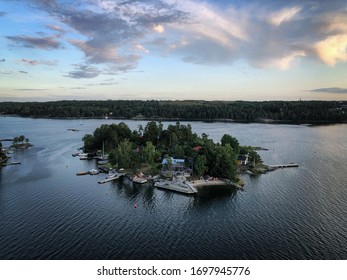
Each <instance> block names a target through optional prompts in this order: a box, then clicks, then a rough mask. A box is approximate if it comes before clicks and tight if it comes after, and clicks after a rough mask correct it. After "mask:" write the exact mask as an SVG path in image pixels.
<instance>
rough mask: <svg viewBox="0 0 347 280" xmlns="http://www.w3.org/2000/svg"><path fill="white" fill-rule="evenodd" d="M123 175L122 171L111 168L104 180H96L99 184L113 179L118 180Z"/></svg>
mask: <svg viewBox="0 0 347 280" xmlns="http://www.w3.org/2000/svg"><path fill="white" fill-rule="evenodd" d="M122 176H124V173H119V172H117V171H116V170H114V169H112V170H111V171H110V172H109V173H108V175H107V177H106V178H105V179H104V180H100V181H98V183H99V184H105V183H107V182H111V181H114V180H118V179H119V178H120V177H122Z"/></svg>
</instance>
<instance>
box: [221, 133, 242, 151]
mask: <svg viewBox="0 0 347 280" xmlns="http://www.w3.org/2000/svg"><path fill="white" fill-rule="evenodd" d="M221 144H222V146H225V145H226V144H229V145H230V146H231V148H232V149H233V150H234V152H235V154H237V155H238V154H239V153H240V144H239V141H238V140H237V139H236V138H235V137H233V136H231V135H229V134H224V135H223V137H222V139H221Z"/></svg>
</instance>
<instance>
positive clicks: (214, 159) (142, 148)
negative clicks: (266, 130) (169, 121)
mask: <svg viewBox="0 0 347 280" xmlns="http://www.w3.org/2000/svg"><path fill="white" fill-rule="evenodd" d="M83 141H84V149H85V151H88V152H95V151H97V150H101V149H103V150H105V151H106V152H107V153H109V160H110V162H111V164H112V165H113V166H114V167H116V168H129V169H132V170H136V169H137V168H140V167H141V166H143V165H144V164H145V165H147V166H151V169H152V170H157V171H158V170H159V169H160V163H161V161H162V160H163V159H164V158H167V159H170V158H171V157H174V158H180V159H185V163H186V166H187V167H190V168H191V169H192V171H193V174H194V175H196V176H201V175H203V174H208V175H211V176H213V177H219V178H227V179H230V180H235V179H236V178H237V156H238V154H239V153H249V149H248V148H247V147H241V146H240V145H239V142H238V140H237V139H236V138H234V137H232V136H231V135H229V134H225V135H224V136H223V137H222V139H221V143H214V142H213V140H212V139H210V138H209V137H208V135H207V134H202V136H201V137H200V136H198V135H197V134H196V133H193V132H192V127H191V126H190V124H188V125H182V124H180V123H179V122H176V124H175V125H169V126H168V127H167V129H164V128H163V125H162V124H161V123H160V122H159V123H157V122H154V121H151V122H148V123H147V125H146V126H145V127H143V126H142V125H139V126H138V129H136V130H133V131H131V130H130V129H129V127H128V126H127V125H126V124H125V123H123V122H121V123H119V124H111V125H107V124H103V125H101V126H100V127H99V128H97V129H96V130H95V131H94V133H93V134H86V135H85V136H84V137H83ZM249 155H250V157H252V156H253V157H254V160H255V161H260V157H259V155H258V154H257V153H256V152H255V151H252V153H249ZM158 165H159V166H158Z"/></svg>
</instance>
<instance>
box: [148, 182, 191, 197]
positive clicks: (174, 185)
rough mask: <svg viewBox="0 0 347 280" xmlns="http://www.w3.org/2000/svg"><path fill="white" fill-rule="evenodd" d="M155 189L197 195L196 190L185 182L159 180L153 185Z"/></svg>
mask: <svg viewBox="0 0 347 280" xmlns="http://www.w3.org/2000/svg"><path fill="white" fill-rule="evenodd" d="M154 186H155V187H157V188H161V189H166V190H171V191H176V192H181V193H186V194H194V193H197V192H198V191H197V189H196V188H195V187H194V186H192V185H191V184H190V183H189V182H188V181H187V180H177V179H174V180H160V181H158V182H156V183H155V184H154Z"/></svg>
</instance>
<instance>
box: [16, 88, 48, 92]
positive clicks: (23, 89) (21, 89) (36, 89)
mask: <svg viewBox="0 0 347 280" xmlns="http://www.w3.org/2000/svg"><path fill="white" fill-rule="evenodd" d="M14 90H16V91H45V90H49V89H48V88H16V89H14Z"/></svg>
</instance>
